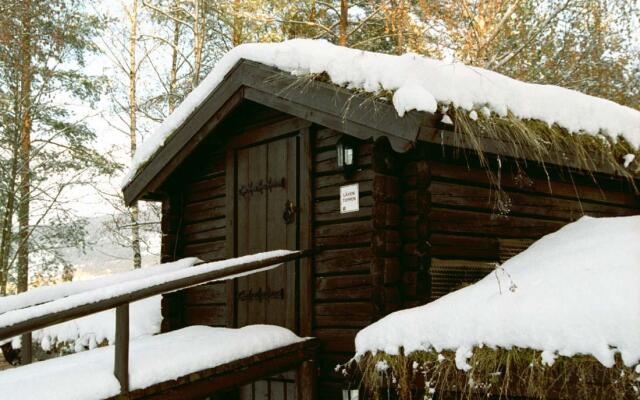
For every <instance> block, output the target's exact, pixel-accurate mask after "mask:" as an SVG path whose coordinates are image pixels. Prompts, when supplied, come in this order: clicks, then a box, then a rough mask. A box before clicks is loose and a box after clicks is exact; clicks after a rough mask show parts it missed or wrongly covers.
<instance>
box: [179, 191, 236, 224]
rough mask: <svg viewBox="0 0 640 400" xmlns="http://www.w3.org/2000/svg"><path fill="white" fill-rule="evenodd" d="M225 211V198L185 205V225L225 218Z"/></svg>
mask: <svg viewBox="0 0 640 400" xmlns="http://www.w3.org/2000/svg"><path fill="white" fill-rule="evenodd" d="M225 209H226V200H225V198H224V197H218V198H214V199H210V200H205V201H201V202H197V203H190V204H185V206H184V223H185V224H190V223H194V222H199V221H206V220H210V219H215V218H223V217H224V216H225Z"/></svg>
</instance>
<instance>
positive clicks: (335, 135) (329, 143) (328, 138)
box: [314, 128, 343, 149]
mask: <svg viewBox="0 0 640 400" xmlns="http://www.w3.org/2000/svg"><path fill="white" fill-rule="evenodd" d="M342 135H343V133H342V132H338V131H336V130H333V129H329V128H321V129H318V130H317V131H316V134H315V140H314V147H315V148H316V149H322V148H326V147H333V148H335V146H336V144H337V143H338V140H339V139H340V137H342Z"/></svg>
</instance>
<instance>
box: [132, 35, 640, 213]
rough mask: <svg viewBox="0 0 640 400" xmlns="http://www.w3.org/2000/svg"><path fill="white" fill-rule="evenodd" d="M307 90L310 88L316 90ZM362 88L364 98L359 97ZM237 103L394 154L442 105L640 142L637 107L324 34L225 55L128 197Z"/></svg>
mask: <svg viewBox="0 0 640 400" xmlns="http://www.w3.org/2000/svg"><path fill="white" fill-rule="evenodd" d="M310 76H313V77H318V76H322V77H326V79H325V80H328V81H329V83H325V82H319V81H318V80H315V81H313V82H311V83H310V82H309V80H308V79H307V81H306V82H305V81H304V79H302V78H304V77H310ZM243 88H251V89H255V90H249V91H244V92H243V90H242V89H243ZM304 90H307V91H308V90H314V94H313V96H310V95H308V94H303V91H304ZM361 93H366V95H367V96H357V94H361ZM378 98H386V99H388V100H391V103H392V106H391V105H389V104H388V102H379V101H374V100H376V99H378ZM242 99H249V100H251V101H254V102H257V103H260V104H265V105H267V106H269V107H272V108H275V109H278V110H280V111H284V112H287V113H290V114H292V115H294V116H298V117H301V118H304V119H307V120H310V121H312V122H315V123H319V124H323V125H325V126H328V127H330V128H333V129H338V130H341V131H343V132H346V133H349V134H352V135H354V136H358V137H362V138H369V137H374V138H375V137H377V136H380V135H384V136H387V137H389V139H390V140H391V142H392V145H393V146H394V148H396V149H397V150H406V149H407V148H409V147H410V145H411V144H412V143H413V142H415V141H416V140H418V135H419V133H420V127H421V126H425V125H432V126H435V125H436V122H437V121H438V120H439V117H438V118H434V114H435V113H436V112H437V111H439V110H440V111H442V109H443V108H445V109H446V108H449V107H452V108H455V109H459V110H463V111H466V112H468V116H469V118H470V119H471V120H474V121H475V120H477V119H478V116H479V115H480V116H481V117H482V116H484V117H489V116H497V117H499V118H517V119H520V120H532V121H538V122H542V123H543V124H546V125H547V126H549V127H558V128H559V129H561V130H562V131H563V132H565V133H566V134H567V135H570V134H581V135H584V134H586V135H592V136H594V137H597V138H600V139H602V141H603V142H606V141H610V142H616V141H618V140H619V139H620V138H622V139H623V140H624V141H625V142H626V143H628V144H629V145H630V146H632V147H633V148H634V149H637V148H638V147H640V112H639V111H637V110H634V109H632V108H629V107H625V106H622V105H620V104H617V103H614V102H611V101H609V100H605V99H601V98H597V97H593V96H589V95H586V94H582V93H579V92H577V91H574V90H569V89H564V88H561V87H558V86H552V85H539V84H531V83H525V82H521V81H517V80H514V79H511V78H509V77H507V76H504V75H501V74H498V73H495V72H492V71H488V70H485V69H482V68H477V67H470V66H466V65H463V64H459V63H449V62H444V61H439V60H435V59H431V58H427V57H423V56H420V55H417V54H410V53H409V54H405V55H402V56H395V55H388V54H381V53H373V52H366V51H361V50H356V49H350V48H345V47H340V46H336V45H333V44H331V43H329V42H326V41H323V40H306V39H296V40H291V41H286V42H282V43H270V44H245V45H241V46H238V47H236V48H234V49H233V50H231V51H230V52H229V53H228V54H227V55H225V56H224V57H223V58H222V59H221V60H220V61H219V62H218V64H217V65H216V67H215V68H214V69H213V71H212V72H211V73H210V74H209V75H208V76H207V77H206V79H204V80H203V82H202V83H201V84H200V85H199V86H198V87H197V88H196V89H195V90H194V91H193V92H192V93H191V94H189V95H188V96H187V97H186V99H185V100H184V101H183V102H182V104H181V105H180V106H179V107H178V108H177V109H176V110H175V111H174V112H173V113H172V114H171V115H170V116H169V117H167V118H166V120H165V121H164V122H163V123H162V124H161V125H160V126H159V127H158V128H157V129H156V131H155V132H154V133H153V134H152V136H150V137H149V138H148V139H147V140H146V141H145V142H144V143H142V145H141V146H140V147H139V148H138V150H137V152H136V154H135V155H134V158H133V161H132V165H131V168H130V170H129V171H128V172H127V174H126V175H125V177H124V179H123V182H122V187H123V190H124V193H125V201H126V202H127V203H131V202H132V201H134V200H136V199H137V198H139V197H141V196H142V195H143V192H145V191H147V192H149V189H150V187H151V189H153V188H154V180H155V181H156V182H155V187H157V186H158V184H159V183H158V179H157V178H156V177H155V173H151V174H147V176H143V174H142V173H141V172H142V170H143V169H145V168H147V166H150V165H152V164H155V165H154V167H153V168H152V170H154V171H156V172H157V171H158V170H159V169H160V168H162V167H164V166H167V165H169V164H172V165H174V168H175V165H177V164H178V163H179V162H180V160H181V159H184V157H186V155H187V154H188V153H189V152H190V150H189V149H193V147H194V146H195V145H196V144H197V143H196V144H194V143H193V142H190V140H191V139H192V138H194V137H196V136H197V135H196V133H197V132H199V131H200V130H201V128H203V127H205V125H206V126H207V127H208V128H209V130H211V129H212V128H213V127H215V126H216V124H217V123H218V122H219V121H220V120H221V119H222V118H224V114H226V113H228V112H230V111H231V110H233V109H234V108H235V107H236V106H237V105H238V104H239V103H240V102H241V100H242ZM283 102H285V103H287V104H283ZM289 103H291V104H294V106H290V105H289ZM212 115H213V117H212ZM212 121H213V122H212ZM425 121H432V122H431V123H426V124H425ZM434 121H435V122H434ZM205 134H206V133H205ZM200 136H202V135H200ZM199 140H202V139H199ZM188 142H190V145H189V146H187V143H188ZM167 148H169V149H168V150H165V149H167ZM183 150H185V151H183ZM181 152H182V154H183V155H182V156H180V153H181ZM625 160H626V159H625Z"/></svg>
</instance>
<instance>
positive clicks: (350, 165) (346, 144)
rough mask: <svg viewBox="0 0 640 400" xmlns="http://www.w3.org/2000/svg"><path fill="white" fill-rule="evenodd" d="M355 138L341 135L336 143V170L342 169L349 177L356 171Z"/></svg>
mask: <svg viewBox="0 0 640 400" xmlns="http://www.w3.org/2000/svg"><path fill="white" fill-rule="evenodd" d="M356 144H357V142H356V139H355V138H353V137H351V136H348V135H342V137H341V138H340V139H339V140H338V143H336V160H337V162H338V170H339V171H342V172H343V173H344V175H345V176H346V177H350V176H351V175H353V173H354V172H355V171H356V168H357V164H356Z"/></svg>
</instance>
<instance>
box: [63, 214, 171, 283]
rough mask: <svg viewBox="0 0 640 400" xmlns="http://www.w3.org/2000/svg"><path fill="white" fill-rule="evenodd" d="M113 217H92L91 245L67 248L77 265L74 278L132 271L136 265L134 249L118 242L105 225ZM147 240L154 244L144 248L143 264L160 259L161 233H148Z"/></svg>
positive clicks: (69, 257) (88, 231)
mask: <svg viewBox="0 0 640 400" xmlns="http://www.w3.org/2000/svg"><path fill="white" fill-rule="evenodd" d="M108 220H109V217H96V218H89V220H88V224H87V233H88V238H87V239H88V240H87V242H88V243H89V246H87V248H86V249H85V251H84V252H83V251H81V250H80V249H67V250H65V252H64V254H65V258H66V259H67V260H68V261H69V262H70V263H71V264H73V265H74V267H75V273H74V280H82V279H90V278H92V277H95V276H98V275H108V274H113V273H116V272H122V271H128V270H130V269H132V268H133V266H132V261H131V260H132V257H133V253H132V251H131V249H130V248H126V247H122V246H120V245H118V244H117V243H115V242H114V240H113V238H112V237H111V235H109V233H108V232H107V230H106V228H105V227H104V223H105V222H107V221H108ZM145 239H146V240H147V241H148V242H149V243H151V246H150V247H151V249H150V251H145V249H143V254H142V265H143V266H148V265H153V264H157V263H159V262H160V234H158V233H145Z"/></svg>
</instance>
